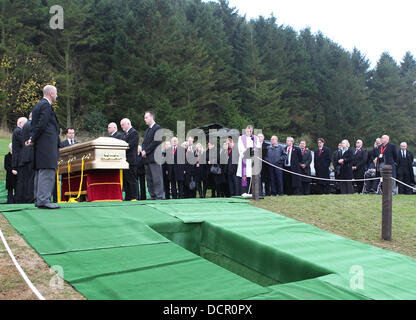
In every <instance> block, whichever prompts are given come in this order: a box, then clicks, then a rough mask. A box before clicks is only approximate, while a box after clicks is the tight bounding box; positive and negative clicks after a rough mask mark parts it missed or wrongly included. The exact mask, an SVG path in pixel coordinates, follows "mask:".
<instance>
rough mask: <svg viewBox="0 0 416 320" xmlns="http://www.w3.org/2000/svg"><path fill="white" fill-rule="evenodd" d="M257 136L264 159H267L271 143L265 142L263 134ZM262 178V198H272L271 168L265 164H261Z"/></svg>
mask: <svg viewBox="0 0 416 320" xmlns="http://www.w3.org/2000/svg"><path fill="white" fill-rule="evenodd" d="M257 136H258V137H259V142H260V144H261V155H262V159H266V156H267V150H268V148H269V147H270V143H269V142H266V141H264V135H263V134H262V133H259V134H258V135H257ZM260 176H261V181H260V195H261V196H270V195H271V193H272V190H271V181H270V174H269V166H268V165H267V163H265V162H262V164H261V173H260ZM263 184H264V189H263Z"/></svg>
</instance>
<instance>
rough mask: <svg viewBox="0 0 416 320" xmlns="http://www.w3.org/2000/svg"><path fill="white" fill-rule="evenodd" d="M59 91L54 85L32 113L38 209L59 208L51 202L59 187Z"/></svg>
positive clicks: (45, 92)
mask: <svg viewBox="0 0 416 320" xmlns="http://www.w3.org/2000/svg"><path fill="white" fill-rule="evenodd" d="M57 98H58V92H57V90H56V88H55V87H54V86H52V85H47V86H45V87H44V88H43V98H42V99H41V100H40V101H39V102H38V103H36V105H35V107H34V108H33V111H32V136H31V137H30V138H29V140H28V145H32V144H33V149H34V160H35V179H34V180H35V183H34V193H35V194H34V196H35V206H36V207H38V208H42V209H58V208H59V206H58V205H56V204H53V203H51V202H50V198H51V196H52V192H53V190H54V187H55V180H56V179H55V170H56V167H57V164H58V157H59V143H60V141H59V123H58V119H57V118H56V115H55V112H54V111H53V109H52V103H54V102H55V101H56V99H57Z"/></svg>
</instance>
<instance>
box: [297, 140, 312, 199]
mask: <svg viewBox="0 0 416 320" xmlns="http://www.w3.org/2000/svg"><path fill="white" fill-rule="evenodd" d="M299 147H300V151H301V152H302V162H303V163H301V165H300V167H301V172H300V173H302V174H304V175H306V176H310V175H311V163H312V152H311V151H310V150H309V149H307V148H306V141H305V140H302V141H301V142H300V143H299ZM311 181H312V180H311V179H310V178H304V177H302V193H303V194H304V195H305V196H308V195H310V194H311Z"/></svg>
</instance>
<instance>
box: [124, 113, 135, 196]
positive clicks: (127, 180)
mask: <svg viewBox="0 0 416 320" xmlns="http://www.w3.org/2000/svg"><path fill="white" fill-rule="evenodd" d="M120 126H121V128H122V129H123V131H124V135H123V140H124V141H126V142H127V143H128V144H129V149H128V150H127V151H126V159H127V162H128V163H129V169H127V170H123V183H124V200H125V201H130V200H136V199H137V196H138V192H139V190H138V188H139V187H138V182H137V179H138V175H137V165H138V158H137V148H138V146H139V133H138V132H137V131H136V130H135V129H134V128H133V127H132V125H131V122H130V120H129V119H127V118H124V119H122V120H121V121H120Z"/></svg>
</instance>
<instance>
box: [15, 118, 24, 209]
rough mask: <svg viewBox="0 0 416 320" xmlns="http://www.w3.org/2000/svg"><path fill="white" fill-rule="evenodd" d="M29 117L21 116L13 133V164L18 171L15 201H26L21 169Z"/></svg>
mask: <svg viewBox="0 0 416 320" xmlns="http://www.w3.org/2000/svg"><path fill="white" fill-rule="evenodd" d="M26 122H27V118H25V117H20V118H19V119H17V126H16V128H15V129H14V130H13V134H12V148H13V153H12V166H13V170H15V171H17V182H16V194H15V199H14V200H15V203H24V199H23V198H24V172H23V170H20V168H19V166H20V165H21V157H22V150H23V147H24V141H23V138H22V128H23V126H24V125H25V124H26Z"/></svg>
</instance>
